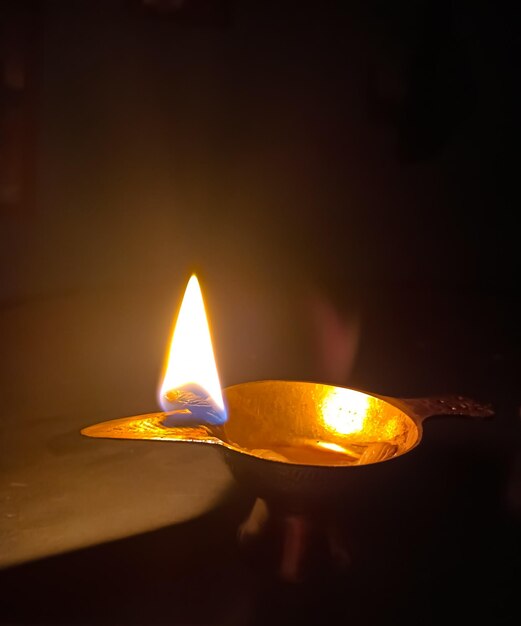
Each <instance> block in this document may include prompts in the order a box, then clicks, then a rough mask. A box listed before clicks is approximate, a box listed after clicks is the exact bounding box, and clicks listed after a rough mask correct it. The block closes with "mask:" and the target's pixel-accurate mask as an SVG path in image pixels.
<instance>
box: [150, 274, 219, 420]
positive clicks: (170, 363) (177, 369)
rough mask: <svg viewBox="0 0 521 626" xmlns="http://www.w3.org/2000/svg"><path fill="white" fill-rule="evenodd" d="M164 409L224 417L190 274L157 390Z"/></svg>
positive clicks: (206, 328)
mask: <svg viewBox="0 0 521 626" xmlns="http://www.w3.org/2000/svg"><path fill="white" fill-rule="evenodd" d="M159 403H160V405H161V407H162V409H163V410H164V411H177V412H178V413H179V412H181V413H184V414H187V415H192V416H194V417H196V418H201V421H206V422H210V423H212V422H213V423H222V422H224V421H225V420H226V415H225V408H224V401H223V396H222V392H221V384H220V382H219V375H218V373H217V366H216V364H215V357H214V352H213V347H212V340H211V336H210V328H209V326H208V320H207V317H206V312H205V308H204V300H203V295H202V293H201V288H200V286H199V281H198V280H197V277H196V276H195V274H193V275H192V276H191V278H190V280H189V281H188V284H187V286H186V290H185V294H184V297H183V302H182V304H181V308H180V309H179V314H178V316H177V320H176V323H175V327H174V331H173V334H172V340H171V342H170V349H169V351H168V358H167V361H166V367H165V373H164V376H163V381H162V383H161V388H160V392H159Z"/></svg>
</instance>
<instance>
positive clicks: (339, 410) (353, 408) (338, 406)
mask: <svg viewBox="0 0 521 626" xmlns="http://www.w3.org/2000/svg"><path fill="white" fill-rule="evenodd" d="M319 412H320V415H321V417H322V420H323V421H324V425H325V426H326V428H328V429H329V430H332V431H334V432H335V433H338V434H339V435H351V434H354V433H359V432H362V431H363V430H364V423H365V420H366V417H367V415H368V412H369V396H367V395H366V394H364V393H361V392H360V391H355V390H353V389H344V388H342V387H331V388H329V389H328V390H327V391H326V393H325V395H324V397H323V398H322V401H321V403H320V408H319Z"/></svg>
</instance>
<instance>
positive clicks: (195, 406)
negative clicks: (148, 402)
mask: <svg viewBox="0 0 521 626" xmlns="http://www.w3.org/2000/svg"><path fill="white" fill-rule="evenodd" d="M161 405H162V407H163V409H164V410H165V413H168V415H167V416H166V417H165V419H164V420H163V426H166V427H175V426H183V425H193V424H208V425H210V426H220V425H221V424H224V423H225V422H226V420H227V418H228V416H227V414H226V409H221V408H220V407H219V406H217V405H216V404H215V402H214V401H213V400H212V398H211V397H210V396H209V395H208V392H207V391H206V390H205V389H203V388H202V387H200V386H199V385H196V384H193V383H192V384H189V385H183V386H182V387H179V388H178V389H175V390H172V391H169V392H168V393H167V394H165V395H164V396H163V397H162V398H161Z"/></svg>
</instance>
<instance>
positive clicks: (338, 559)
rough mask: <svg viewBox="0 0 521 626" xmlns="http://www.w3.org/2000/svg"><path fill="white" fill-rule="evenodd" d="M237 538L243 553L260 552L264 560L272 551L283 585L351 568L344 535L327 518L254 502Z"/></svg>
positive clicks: (331, 520)
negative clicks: (326, 572)
mask: <svg viewBox="0 0 521 626" xmlns="http://www.w3.org/2000/svg"><path fill="white" fill-rule="evenodd" d="M237 534H238V540H239V543H240V544H241V545H242V546H243V547H244V548H245V549H247V550H251V551H252V552H255V549H256V548H257V552H259V550H258V549H259V548H260V549H261V552H262V555H263V556H264V557H266V554H273V550H274V549H275V550H276V553H275V558H276V562H277V563H276V567H277V575H278V577H279V578H280V579H281V580H282V581H284V582H288V583H299V582H304V581H305V580H306V579H308V578H309V577H310V576H311V574H312V573H317V570H321V569H322V568H323V567H324V566H325V567H327V568H329V569H335V570H339V571H343V570H346V569H347V568H349V566H350V565H351V561H352V559H351V556H350V550H349V548H348V545H347V541H346V539H345V536H344V532H343V530H342V528H341V526H340V524H339V522H338V519H336V518H335V517H334V516H333V515H331V514H328V515H319V514H316V513H302V512H301V513H295V512H288V511H284V510H282V509H281V508H280V507H275V506H273V505H272V504H270V503H269V502H267V501H266V500H264V499H262V498H257V499H256V500H255V503H254V504H253V507H252V509H251V511H250V513H249V515H248V517H247V518H246V519H245V520H244V522H243V523H242V524H241V525H240V526H239V529H238V533H237ZM270 540H271V542H272V543H271V544H269V549H267V550H266V549H264V548H266V543H265V542H266V541H270Z"/></svg>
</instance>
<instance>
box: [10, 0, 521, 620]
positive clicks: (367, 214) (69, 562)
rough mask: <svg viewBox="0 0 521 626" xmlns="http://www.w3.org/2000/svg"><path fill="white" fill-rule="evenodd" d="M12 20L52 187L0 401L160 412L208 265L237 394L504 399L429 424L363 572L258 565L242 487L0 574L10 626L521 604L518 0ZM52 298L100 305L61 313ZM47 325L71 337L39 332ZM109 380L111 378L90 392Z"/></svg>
mask: <svg viewBox="0 0 521 626" xmlns="http://www.w3.org/2000/svg"><path fill="white" fill-rule="evenodd" d="M20 7H22V8H20ZM20 12H21V13H22V18H23V19H22V22H23V21H24V20H26V23H28V24H29V26H28V28H29V29H30V30H29V32H30V33H32V34H33V35H34V36H32V35H31V37H28V38H26V39H25V40H24V41H25V42H26V44H24V45H26V46H28V49H29V50H30V58H31V59H35V58H36V59H37V60H38V61H39V62H36V63H31V64H30V73H29V74H28V80H29V77H30V79H31V85H33V84H34V91H31V92H30V98H31V100H30V102H31V106H29V107H26V112H27V111H29V113H27V116H28V117H27V119H28V120H29V121H28V122H27V123H28V125H29V126H28V127H29V128H30V129H31V133H33V134H32V135H31V139H32V141H29V142H27V147H26V151H27V155H28V156H27V163H29V164H30V165H28V166H27V167H28V168H29V171H30V172H33V169H34V175H31V176H29V175H28V176H25V175H24V176H22V177H21V178H22V179H23V181H24V183H23V184H24V185H26V186H28V187H29V188H28V190H27V193H25V194H21V195H20V198H22V197H23V198H24V199H25V201H24V202H22V201H20V202H15V203H13V202H8V201H5V198H6V197H7V199H8V200H9V197H10V196H5V195H4V196H2V197H4V202H3V204H1V205H0V206H1V209H0V229H1V230H0V237H1V240H0V250H1V252H0V254H1V258H2V265H1V268H0V279H1V284H0V304H1V306H2V311H3V314H5V315H4V318H5V319H7V322H5V323H6V324H8V322H9V320H11V321H12V320H13V319H14V320H16V319H21V317H20V316H22V317H23V316H24V315H27V313H26V312H25V313H24V311H34V320H33V322H32V323H33V324H34V328H39V330H27V332H26V331H25V330H24V331H23V332H21V334H20V342H19V343H18V344H16V345H15V346H11V348H10V350H11V351H10V352H9V351H7V352H6V355H7V356H6V359H5V360H4V364H3V367H2V377H3V380H4V385H3V389H2V391H3V392H4V398H3V405H4V408H3V411H4V412H5V415H6V416H7V415H8V414H9V415H11V414H13V415H14V414H16V413H17V412H18V411H19V412H21V413H24V412H25V413H27V412H32V413H33V414H34V415H38V414H39V412H41V413H42V414H45V413H46V412H49V411H51V412H52V411H58V412H59V411H62V412H66V411H72V410H78V411H80V412H81V411H82V410H85V411H86V408H85V407H89V408H90V409H91V410H92V409H93V408H94V409H97V414H96V415H98V416H99V417H100V419H103V418H110V417H118V416H122V415H125V414H137V413H139V412H141V411H143V412H144V411H148V410H155V398H154V395H155V387H156V383H157V376H158V370H159V366H160V363H161V359H162V356H163V352H164V348H165V345H164V344H165V337H166V336H167V329H168V326H169V324H170V322H171V317H172V313H173V311H174V309H175V306H176V305H177V303H178V299H179V297H180V295H181V293H182V291H183V289H184V284H185V282H186V279H187V277H188V276H189V274H190V272H191V271H193V270H194V269H195V270H196V271H197V272H198V274H199V276H200V278H201V280H202V283H203V289H204V290H205V295H206V297H207V303H208V305H209V306H208V308H209V311H210V318H211V321H212V329H213V334H214V338H215V344H216V345H215V347H216V354H217V356H218V361H219V370H220V374H221V382H222V383H223V385H224V386H226V385H229V384H234V383H237V382H241V381H245V380H255V379H262V378H290V379H306V380H323V381H325V382H331V383H337V384H345V385H349V386H353V387H357V388H363V389H367V390H372V391H375V392H378V393H382V394H387V395H391V396H397V397H398V396H404V397H412V396H427V395H435V394H442V393H462V394H467V395H470V396H472V397H476V398H478V399H481V400H484V401H487V402H491V403H492V404H493V406H494V408H495V409H496V415H495V417H494V419H493V420H492V421H489V422H486V423H482V422H479V423H472V422H471V421H468V420H458V419H456V420H454V421H447V420H446V421H439V422H438V421H434V420H433V423H432V425H430V424H429V425H428V427H427V428H426V434H425V440H424V442H423V443H422V445H421V447H420V448H419V449H418V452H417V454H416V455H415V461H414V463H413V464H412V465H411V467H409V470H408V472H407V473H406V474H404V475H403V476H402V475H400V476H399V477H398V478H399V480H397V483H396V486H395V488H394V490H393V491H392V493H388V492H386V493H379V494H373V497H369V496H367V497H366V498H365V499H364V498H362V501H361V503H358V507H357V508H356V511H353V513H352V516H351V519H350V521H349V524H348V526H349V535H350V541H351V544H352V550H353V553H354V555H355V557H356V558H355V563H356V567H354V568H353V569H352V570H350V571H349V572H347V573H344V574H342V575H336V574H333V573H331V572H329V573H323V569H322V565H323V564H320V563H319V562H317V564H316V568H317V569H316V572H321V573H320V575H318V574H317V575H316V576H315V577H313V576H311V578H312V580H311V581H309V582H306V583H304V584H303V585H297V586H291V585H290V586H287V585H284V584H281V583H279V582H278V581H277V580H276V578H275V577H274V576H273V575H272V574H271V573H270V569H269V567H267V568H265V567H264V565H262V566H261V563H260V561H259V562H258V563H257V564H256V563H255V562H251V561H250V560H248V559H245V558H244V555H243V553H242V552H241V551H239V549H238V547H237V544H236V540H235V530H236V527H237V525H238V523H239V522H240V521H241V520H242V518H243V516H244V514H245V513H246V512H247V511H248V508H249V506H250V505H251V496H252V494H243V493H242V492H241V491H240V490H239V488H237V489H236V490H233V491H232V493H231V494H230V496H229V497H227V498H226V499H224V500H223V502H222V504H221V505H220V506H219V507H217V508H216V509H215V510H212V511H210V512H209V513H208V514H207V515H206V516H203V517H202V518H198V519H196V520H194V521H193V522H188V523H186V524H183V525H180V526H172V527H169V528H165V529H163V530H160V531H155V532H152V533H149V534H144V535H141V536H137V537H135V536H134V537H129V538H126V539H125V538H122V539H121V540H120V541H118V542H115V543H112V544H103V545H100V546H97V547H92V548H90V549H87V550H82V551H77V552H73V553H68V554H66V555H62V556H55V557H50V558H48V559H44V560H38V561H35V562H34V563H26V564H23V565H20V566H18V567H16V568H9V569H7V570H4V571H2V572H0V576H1V592H0V593H2V595H3V596H4V599H3V601H2V606H3V608H2V613H3V614H4V615H5V617H3V622H2V623H5V624H21V623H31V624H32V623H69V624H70V623H78V624H80V623H143V624H163V623H164V624H166V623H175V624H185V623H188V624H190V623H194V624H195V623H197V624H202V623H211V624H214V623H215V624H217V623H218V624H228V623H230V624H252V623H259V624H261V623H262V624H268V623H279V621H280V622H284V623H288V622H292V621H300V622H301V623H314V624H315V623H322V622H323V621H326V620H332V619H333V617H336V616H337V615H338V616H340V617H341V618H342V621H344V622H347V621H348V620H349V621H353V620H357V621H359V620H364V621H365V623H374V624H381V623H384V622H386V623H398V622H399V623H404V622H405V623H411V624H418V623H425V624H439V623H440V622H441V621H442V620H444V619H445V617H446V614H447V612H448V611H449V610H450V613H451V615H456V616H458V617H460V618H462V619H463V618H465V619H466V620H469V619H474V618H476V619H477V618H478V617H483V616H486V617H488V618H490V619H491V620H494V623H514V622H516V612H515V611H516V576H518V574H519V565H518V559H519V556H521V554H520V550H519V530H520V528H519V520H520V517H519V515H520V512H521V469H520V465H521V463H520V462H519V460H518V453H519V410H520V394H519V367H518V360H519V313H520V306H519V291H518V284H519V270H518V249H519V234H518V233H519V231H518V229H517V226H516V224H517V210H518V206H519V190H518V185H517V180H516V173H517V172H516V169H517V162H518V159H517V157H516V154H517V145H518V135H517V132H516V130H517V129H516V121H517V120H516V119H515V114H516V112H517V110H518V104H519V101H518V97H517V96H518V94H517V84H518V76H517V73H516V71H515V62H514V59H515V45H514V44H515V35H516V32H515V21H514V19H513V15H511V14H510V13H509V9H508V7H507V5H506V3H502V2H499V3H498V2H494V3H492V2H483V3H479V5H476V3H472V2H458V3H454V2H448V1H444V0H442V1H438V2H431V1H427V0H423V1H421V2H420V1H414V2H412V1H411V2H404V1H400V2H393V3H388V2H373V1H369V2H338V3H302V2H295V3H292V2H288V3H280V2H231V1H230V2H210V1H207V2H185V3H175V2H173V3H168V2H165V3H161V2H159V3H140V2H137V1H136V2H130V1H128V2H125V1H123V0H120V1H116V0H110V1H106V2H101V1H100V2H98V1H96V0H91V1H87V0H76V1H72V2H70V1H69V2H66V1H60V0H56V1H52V0H49V1H47V2H21V3H13V2H5V3H4V2H3V3H2V17H3V19H4V20H12V19H13V16H17V17H16V19H18V18H19V16H20ZM4 23H6V22H4ZM5 40H6V38H5V37H4V41H5ZM28 58H29V57H28ZM28 71H29V70H28ZM5 84H7V83H5ZM2 94H3V95H2V97H3V100H2V103H3V104H2V106H3V110H4V111H5V110H7V107H9V106H11V104H12V99H11V100H10V99H9V98H8V97H7V95H6V94H7V89H6V88H5V89H4V90H3V91H2ZM28 97H29V96H28ZM4 117H5V116H4ZM35 119H36V121H37V124H36V125H34V121H35ZM4 134H5V133H4ZM17 158H18V157H17ZM0 180H3V179H0ZM114 302H116V304H114ZM46 303H55V309H53V310H55V311H57V312H58V313H56V315H57V317H56V316H54V317H53V315H51V317H52V319H53V321H52V322H46V321H45V317H44V313H45V311H46V309H45V307H46V306H47V304H46ZM63 303H65V304H66V306H67V307H69V308H68V309H67V310H73V311H76V309H75V308H74V307H78V309H82V311H83V313H82V314H81V315H80V316H79V315H78V313H72V314H70V315H71V317H70V319H69V318H68V317H67V316H66V315H65V314H64V313H60V311H63V310H64V307H63ZM42 307H43V308H42ZM71 307H72V308H71ZM42 310H43V311H44V313H42ZM133 310H134V311H137V312H138V313H133V312H132V311H133ZM91 311H92V313H91ZM4 318H3V319H4ZM24 319H25V318H24ZM93 319H94V320H95V321H92V320H93ZM57 320H59V321H57ZM78 320H79V321H80V325H79V327H78V326H77V325H75V322H77V321H78ZM106 320H108V324H109V326H111V328H112V329H113V331H112V332H111V334H110V336H107V335H106V334H103V332H101V331H100V328H102V327H103V326H104V325H105V324H106V323H107V322H106ZM46 324H47V326H46ZM49 324H50V327H51V328H52V329H54V330H55V325H56V324H57V325H59V326H60V327H63V328H64V331H65V332H64V334H63V336H62V335H60V334H59V333H56V336H55V335H54V334H52V341H49V342H46V341H45V336H46V332H47V331H48V328H49V326H48V325H49ZM24 328H25V327H24ZM31 328H32V327H31ZM46 329H47V330H46ZM5 332H6V334H7V332H8V331H5ZM37 335H38V336H39V337H43V339H41V341H35V340H34V338H35V337H36V336H37ZM130 337H131V340H129V338H130ZM55 341H57V342H58V343H59V345H60V348H59V351H60V354H61V355H62V356H63V355H64V354H65V356H66V358H65V359H58V358H57V356H56V349H57V346H56V343H55ZM29 348H30V349H32V350H33V351H34V350H35V351H36V353H34V352H33V353H32V356H31V357H29V358H26V357H25V356H22V355H24V354H25V352H24V350H26V349H29ZM27 361H29V362H30V363H31V365H27ZM35 363H37V364H38V365H35ZM27 368H29V369H27ZM31 368H32V369H31ZM33 370H34V371H33ZM35 372H36V373H37V374H38V375H37V376H34V373H35ZM79 381H81V384H80V382H79ZM20 388H24V395H23V399H21V394H20V393H18V391H17V389H20ZM27 389H29V391H27ZM94 390H97V391H96V392H95V391H94ZM96 393H98V394H99V396H100V397H104V398H106V397H107V396H109V395H110V399H108V400H107V399H105V400H104V404H103V407H102V408H101V407H100V406H99V402H98V405H96V398H95V396H96ZM93 396H94V398H93ZM95 413H96V411H94V413H93V412H91V415H93V414H95ZM86 418H87V415H85V419H86ZM91 421H92V420H91ZM87 423H88V420H87ZM268 552H269V550H268ZM257 565H258V566H257ZM449 607H450V609H449ZM279 618H280V619H279Z"/></svg>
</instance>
